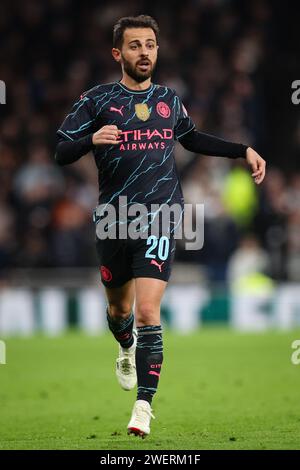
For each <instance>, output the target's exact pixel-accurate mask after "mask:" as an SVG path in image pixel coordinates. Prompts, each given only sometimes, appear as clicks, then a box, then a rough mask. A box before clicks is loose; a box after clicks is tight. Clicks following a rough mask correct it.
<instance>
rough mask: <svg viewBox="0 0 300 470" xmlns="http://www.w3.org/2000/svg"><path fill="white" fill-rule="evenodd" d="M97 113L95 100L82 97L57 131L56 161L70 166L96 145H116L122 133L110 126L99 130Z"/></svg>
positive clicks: (85, 96) (115, 127)
mask: <svg viewBox="0 0 300 470" xmlns="http://www.w3.org/2000/svg"><path fill="white" fill-rule="evenodd" d="M96 119H97V113H96V109H95V105H94V102H93V100H92V99H91V98H90V97H89V96H87V95H82V96H81V99H80V100H79V101H77V102H76V103H75V104H74V105H73V108H72V110H71V113H69V114H68V115H67V117H66V118H65V120H64V122H63V123H62V125H61V126H60V128H59V129H58V131H57V135H58V139H59V140H58V144H57V147H56V153H55V160H56V162H57V163H58V164H59V165H68V164H70V163H73V162H75V161H77V160H78V159H79V158H81V157H82V156H83V155H86V154H87V153H88V152H90V151H91V150H92V149H93V147H94V146H95V145H111V144H116V143H118V142H117V138H118V137H119V135H120V133H121V131H119V130H118V128H117V126H113V125H108V126H103V127H101V128H100V129H99V130H97V131H96V132H95V128H96V129H97V127H96V126H97V121H96Z"/></svg>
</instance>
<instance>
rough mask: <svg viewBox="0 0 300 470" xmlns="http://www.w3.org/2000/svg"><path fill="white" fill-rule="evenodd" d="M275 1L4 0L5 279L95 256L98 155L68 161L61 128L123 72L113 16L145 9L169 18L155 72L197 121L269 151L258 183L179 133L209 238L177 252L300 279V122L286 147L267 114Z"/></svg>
mask: <svg viewBox="0 0 300 470" xmlns="http://www.w3.org/2000/svg"><path fill="white" fill-rule="evenodd" d="M271 3H272V2H270V1H253V2H243V1H242V2H236V1H225V0H223V1H222V0H202V1H200V0H198V1H197V0H195V1H187V2H179V1H174V2H166V3H165V4H164V3H162V2H160V3H159V2H156V1H154V2H151V4H150V2H147V1H141V0H139V1H137V0H128V1H127V2H121V1H114V2H110V1H101V2H99V1H89V2H80V1H73V0H72V1H71V0H49V1H47V2H39V1H35V0H29V1H28V2H26V3H22V2H19V1H16V2H8V1H6V0H4V2H3V5H2V7H1V10H2V11H1V16H0V38H1V52H0V63H1V76H0V79H1V80H3V81H4V82H5V83H6V86H7V103H6V104H5V105H1V109H0V112H1V122H0V272H1V276H2V277H5V276H6V272H7V270H8V269H11V268H24V267H25V268H26V267H38V268H44V267H45V268H47V267H49V268H52V267H66V266H67V267H78V266H84V267H86V266H95V263H96V253H95V247H94V226H93V223H92V217H91V214H92V209H93V208H94V207H95V206H96V204H97V195H98V194H97V175H96V171H95V168H96V167H95V165H94V162H93V158H92V156H91V155H88V156H85V157H84V158H82V159H81V160H80V161H78V162H77V163H76V164H73V165H71V166H69V167H64V168H61V167H59V166H58V165H57V164H56V163H55V161H54V149H55V145H56V129H57V128H58V126H59V125H60V123H61V121H62V119H63V117H64V116H65V114H66V113H67V112H68V110H69V109H70V106H71V105H72V103H73V102H74V101H76V99H77V98H78V97H79V96H80V94H81V93H82V92H83V91H84V90H87V89H89V88H91V87H92V86H94V85H95V84H97V83H106V82H111V81H114V80H118V79H119V78H120V70H119V67H118V65H117V64H116V63H115V62H114V61H113V59H112V57H111V53H110V51H111V40H112V26H113V24H114V22H115V21H116V20H117V19H118V18H119V17H122V16H128V15H131V14H140V13H147V14H150V15H153V16H154V17H155V18H156V19H157V21H158V23H159V26H160V30H161V39H160V43H159V46H160V49H159V62H158V66H157V71H156V74H155V77H154V80H153V81H154V82H156V83H161V84H165V85H167V86H170V87H172V88H175V89H176V90H177V92H178V94H179V95H180V96H181V97H182V99H183V101H184V103H185V106H186V108H187V109H188V112H189V114H190V115H191V116H192V118H193V120H194V122H195V124H196V127H197V128H198V129H199V130H203V131H205V132H209V133H212V134H215V135H218V136H220V137H223V138H225V139H228V140H232V141H236V142H243V143H247V144H249V145H251V146H252V147H254V148H255V149H256V150H257V151H258V152H259V153H261V155H262V156H263V158H265V160H266V161H267V176H266V179H265V182H264V183H263V185H262V186H261V187H256V186H255V185H254V183H253V182H252V178H251V175H250V172H249V169H248V168H247V166H246V165H245V163H244V162H243V161H242V160H241V159H238V160H229V159H225V158H224V159H223V158H213V157H203V156H199V155H193V154H191V153H189V152H187V151H186V150H184V149H183V148H182V147H181V146H180V145H178V147H177V149H176V160H177V165H178V170H179V173H180V175H181V181H182V187H183V192H184V196H185V200H186V202H193V203H203V204H204V207H205V242H204V247H203V249H201V250H199V251H186V250H184V245H183V243H182V242H179V243H178V250H177V260H178V261H181V262H192V263H195V264H197V265H199V266H202V267H203V268H204V269H205V272H206V275H207V278H208V279H210V280H213V281H224V280H225V279H228V277H230V276H231V275H233V274H232V273H233V272H235V271H236V270H237V266H238V263H239V260H240V261H241V260H244V262H245V263H247V262H249V260H250V262H251V260H252V262H254V263H257V266H258V269H261V270H262V271H263V272H266V273H267V274H268V275H269V276H271V277H272V278H274V279H278V280H281V279H282V280H290V281H300V262H299V261H300V172H299V167H298V168H297V166H295V165H293V164H292V163H291V164H289V158H292V156H293V155H295V154H297V152H299V150H300V121H299V123H298V127H297V126H294V128H293V129H292V130H290V137H289V139H290V141H291V142H292V144H291V146H290V148H289V147H287V151H286V152H287V153H286V155H284V156H283V157H282V156H280V155H278V154H276V149H275V151H274V145H273V146H272V144H271V141H272V136H274V135H275V134H276V133H278V132H280V128H276V126H275V124H274V122H275V123H276V121H274V122H273V124H274V125H271V124H270V122H268V124H266V122H267V121H268V119H267V118H268V113H270V111H269V110H268V105H269V103H268V102H267V99H266V94H265V80H264V77H265V73H267V72H266V69H267V65H266V64H269V63H270V62H272V58H273V57H274V55H275V54H276V47H275V46H274V44H275V42H276V31H275V30H274V27H273V26H272V25H273V22H274V12H273V11H272V7H271ZM272 45H273V46H274V47H273V46H272ZM295 78H297V77H295ZM298 78H299V77H298ZM272 112H274V113H276V110H275V109H273V110H272ZM286 138H287V136H286ZM281 157H282V158H281ZM245 260H248V261H245Z"/></svg>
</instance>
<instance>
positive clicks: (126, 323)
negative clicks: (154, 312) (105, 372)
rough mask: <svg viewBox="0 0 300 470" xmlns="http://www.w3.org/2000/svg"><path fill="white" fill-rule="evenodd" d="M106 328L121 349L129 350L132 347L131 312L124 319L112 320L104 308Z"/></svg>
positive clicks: (132, 317) (132, 316) (132, 319)
mask: <svg viewBox="0 0 300 470" xmlns="http://www.w3.org/2000/svg"><path fill="white" fill-rule="evenodd" d="M106 315H107V322H108V327H109V329H110V331H111V332H112V334H113V335H114V337H115V338H116V340H117V341H118V342H119V343H120V345H121V346H122V348H130V346H132V345H133V341H134V339H133V334H132V329H133V322H134V315H133V313H132V312H131V313H130V314H129V316H128V317H127V318H125V319H116V318H112V317H111V316H110V315H109V312H108V308H106Z"/></svg>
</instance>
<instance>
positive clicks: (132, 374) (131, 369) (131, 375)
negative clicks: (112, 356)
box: [116, 330, 137, 390]
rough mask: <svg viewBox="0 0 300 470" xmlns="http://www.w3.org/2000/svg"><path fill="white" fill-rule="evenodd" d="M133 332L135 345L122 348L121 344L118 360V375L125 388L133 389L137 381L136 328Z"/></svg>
mask: <svg viewBox="0 0 300 470" xmlns="http://www.w3.org/2000/svg"><path fill="white" fill-rule="evenodd" d="M132 334H133V345H132V346H130V348H122V346H121V345H120V344H119V357H118V359H117V361H116V376H117V379H118V382H119V384H120V385H121V387H122V388H123V390H132V389H133V388H134V387H135V385H136V382H137V377H136V367H135V350H136V342H137V332H136V330H133V331H132Z"/></svg>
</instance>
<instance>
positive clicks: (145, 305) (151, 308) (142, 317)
mask: <svg viewBox="0 0 300 470" xmlns="http://www.w3.org/2000/svg"><path fill="white" fill-rule="evenodd" d="M159 311H160V309H159V308H157V307H156V305H154V304H153V303H152V302H141V303H140V304H137V305H136V311H135V313H136V321H137V324H138V325H139V326H147V325H157V323H158V322H159V316H160V315H159Z"/></svg>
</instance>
